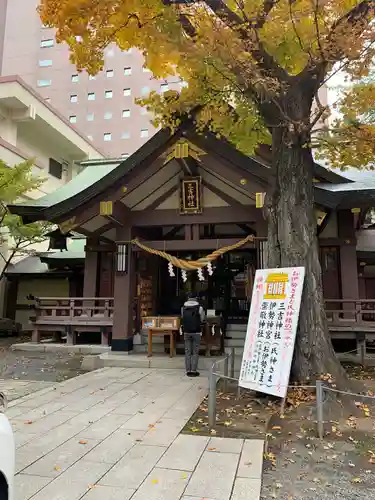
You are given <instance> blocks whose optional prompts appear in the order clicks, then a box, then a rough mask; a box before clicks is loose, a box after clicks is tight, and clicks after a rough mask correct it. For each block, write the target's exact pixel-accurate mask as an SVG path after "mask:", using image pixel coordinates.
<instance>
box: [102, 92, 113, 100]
mask: <svg viewBox="0 0 375 500" xmlns="http://www.w3.org/2000/svg"><path fill="white" fill-rule="evenodd" d="M104 97H105V98H106V99H112V97H113V91H112V90H106V91H105V92H104Z"/></svg>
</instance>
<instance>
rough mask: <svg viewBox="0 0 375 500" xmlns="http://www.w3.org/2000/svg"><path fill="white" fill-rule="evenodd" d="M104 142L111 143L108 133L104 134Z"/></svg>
mask: <svg viewBox="0 0 375 500" xmlns="http://www.w3.org/2000/svg"><path fill="white" fill-rule="evenodd" d="M104 140H105V141H106V142H108V141H111V140H112V134H110V133H109V132H107V133H106V134H104Z"/></svg>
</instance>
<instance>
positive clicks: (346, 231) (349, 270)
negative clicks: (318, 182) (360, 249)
mask: <svg viewBox="0 0 375 500" xmlns="http://www.w3.org/2000/svg"><path fill="white" fill-rule="evenodd" d="M337 221H338V236H339V238H344V243H343V244H342V245H341V246H340V271H341V290H342V298H343V299H353V300H358V299H359V283H358V263H357V248H356V245H357V241H356V237H355V228H354V216H353V214H352V212H351V211H350V210H340V211H339V212H338V213H337ZM349 308H350V307H349Z"/></svg>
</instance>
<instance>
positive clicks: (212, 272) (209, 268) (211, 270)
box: [207, 262, 214, 276]
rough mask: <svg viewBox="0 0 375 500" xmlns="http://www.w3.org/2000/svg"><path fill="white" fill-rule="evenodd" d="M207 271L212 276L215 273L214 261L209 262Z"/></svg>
mask: <svg viewBox="0 0 375 500" xmlns="http://www.w3.org/2000/svg"><path fill="white" fill-rule="evenodd" d="M207 272H208V274H209V275H210V276H212V275H213V274H214V270H213V269H212V263H211V262H209V263H208V264H207Z"/></svg>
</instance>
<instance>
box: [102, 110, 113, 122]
mask: <svg viewBox="0 0 375 500" xmlns="http://www.w3.org/2000/svg"><path fill="white" fill-rule="evenodd" d="M111 118H112V112H111V111H106V112H105V113H104V120H110V119H111Z"/></svg>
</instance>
